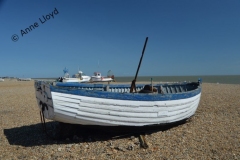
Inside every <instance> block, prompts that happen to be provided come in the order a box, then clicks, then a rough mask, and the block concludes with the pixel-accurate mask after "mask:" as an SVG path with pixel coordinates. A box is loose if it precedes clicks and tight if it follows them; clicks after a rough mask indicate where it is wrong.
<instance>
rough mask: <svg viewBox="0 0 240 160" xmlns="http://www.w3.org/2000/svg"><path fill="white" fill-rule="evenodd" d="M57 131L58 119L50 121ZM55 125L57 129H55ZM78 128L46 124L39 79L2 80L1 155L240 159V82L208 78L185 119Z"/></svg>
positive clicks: (4, 158)
mask: <svg viewBox="0 0 240 160" xmlns="http://www.w3.org/2000/svg"><path fill="white" fill-rule="evenodd" d="M46 125H47V128H48V127H49V128H51V129H52V130H53V132H51V133H52V134H55V132H56V130H57V128H58V124H57V122H53V121H50V120H47V121H46ZM54 129H55V130H54ZM145 139H146V142H147V144H148V148H146V149H144V148H142V147H141V145H140V142H139V137H138V135H137V134H134V133H132V134H131V133H129V134H124V135H122V134H117V133H114V134H106V133H105V132H100V131H98V132H95V131H92V130H89V131H86V130H82V131H81V130H80V131H79V130H78V132H75V133H73V134H69V135H67V136H65V137H64V138H58V139H56V137H53V138H52V137H49V136H47V135H46V134H45V133H44V132H43V130H42V124H41V119H40V115H39V109H38V106H37V101H36V98H35V90H34V81H33V80H32V81H16V80H5V81H4V82H0V160H8V159H9V160H10V159H14V160H15V159H16V160H17V159H86V160H87V159H92V160H94V159H96V160H99V159H131V160H132V159H134V160H135V159H156V160H158V159H164V160H167V159H184V160H185V159H204V160H205V159H226V160H232V159H233V160H235V159H236V160H239V159H240V85H239V84H217V83H203V84H202V95H201V100H200V104H199V107H198V109H197V111H196V113H195V115H194V116H193V117H191V118H190V119H188V120H187V121H186V122H185V123H182V124H179V125H176V126H172V127H169V128H167V129H166V128H161V127H159V129H158V130H155V131H152V132H146V133H145Z"/></svg>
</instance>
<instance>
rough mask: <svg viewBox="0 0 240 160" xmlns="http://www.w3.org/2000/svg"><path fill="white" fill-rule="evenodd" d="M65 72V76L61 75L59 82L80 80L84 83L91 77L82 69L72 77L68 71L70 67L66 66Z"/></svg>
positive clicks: (79, 81)
mask: <svg viewBox="0 0 240 160" xmlns="http://www.w3.org/2000/svg"><path fill="white" fill-rule="evenodd" d="M63 72H64V77H59V78H58V81H59V82H78V83H84V82H89V81H90V79H91V77H90V76H87V75H85V74H84V73H83V72H82V71H78V73H77V74H74V75H73V76H72V77H70V75H69V73H68V69H67V68H66V67H65V69H64V70H63Z"/></svg>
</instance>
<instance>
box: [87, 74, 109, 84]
mask: <svg viewBox="0 0 240 160" xmlns="http://www.w3.org/2000/svg"><path fill="white" fill-rule="evenodd" d="M90 81H91V82H111V81H113V79H112V78H110V77H104V76H102V75H101V73H100V72H94V76H92V77H91V80H90Z"/></svg>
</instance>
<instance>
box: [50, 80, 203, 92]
mask: <svg viewBox="0 0 240 160" xmlns="http://www.w3.org/2000/svg"><path fill="white" fill-rule="evenodd" d="M53 86H55V87H58V88H65V87H68V89H84V90H97V91H108V92H118V93H130V87H131V85H129V84H88V83H61V82H60V83H59V82H58V83H54V84H53ZM199 86H200V83H199V82H191V83H187V82H183V83H171V84H170V83H166V84H154V85H153V86H152V85H151V84H150V85H148V84H136V91H137V92H138V93H159V94H172V93H182V92H189V91H192V90H195V89H197V88H198V87H199Z"/></svg>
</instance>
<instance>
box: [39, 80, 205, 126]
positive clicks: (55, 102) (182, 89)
mask: <svg viewBox="0 0 240 160" xmlns="http://www.w3.org/2000/svg"><path fill="white" fill-rule="evenodd" d="M148 87H149V85H144V84H137V85H136V90H137V92H135V93H130V85H126V84H125V85H120V84H90V83H60V82H44V81H35V91H36V98H37V103H38V107H39V109H40V111H42V113H43V115H44V117H45V118H47V119H51V120H55V121H59V122H63V123H70V124H81V125H99V126H149V125H161V124H169V123H173V122H178V121H181V120H185V119H188V118H189V117H191V116H193V115H194V113H195V111H196V110H197V107H198V104H199V101H200V96H201V81H198V82H191V83H190V82H189V83H187V82H183V83H173V84H155V85H153V87H154V89H153V91H151V90H148V89H147V88H148ZM150 88H152V87H151V86H150Z"/></svg>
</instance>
